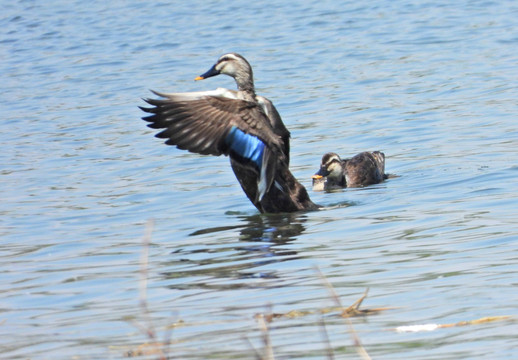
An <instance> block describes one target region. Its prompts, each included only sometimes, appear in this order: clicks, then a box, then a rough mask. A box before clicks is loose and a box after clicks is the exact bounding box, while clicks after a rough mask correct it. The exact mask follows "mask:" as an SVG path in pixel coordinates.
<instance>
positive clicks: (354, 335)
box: [315, 267, 371, 360]
mask: <svg viewBox="0 0 518 360" xmlns="http://www.w3.org/2000/svg"><path fill="white" fill-rule="evenodd" d="M315 271H316V273H317V274H318V275H319V277H320V279H321V280H322V282H323V283H324V285H325V286H326V287H327V289H328V291H329V293H330V294H331V298H332V299H333V301H334V302H335V304H336V306H338V307H339V308H342V309H343V306H342V302H341V301H340V297H339V296H338V294H337V293H336V291H335V289H334V287H333V285H332V284H331V283H330V282H329V280H327V278H326V277H325V276H324V274H322V272H321V271H320V269H319V268H318V267H315ZM366 295H367V294H366V293H365V294H364V296H363V297H362V298H361V299H359V300H358V301H356V302H355V303H354V304H353V305H352V306H354V305H355V304H356V303H358V306H359V304H361V302H362V301H363V299H364V298H365V296H366ZM346 310H347V309H346ZM342 317H343V318H344V319H345V322H346V323H347V326H348V328H349V334H350V335H351V338H352V340H353V344H354V348H355V350H356V352H357V353H358V355H359V356H360V357H361V358H362V359H364V360H371V357H370V356H369V354H368V353H367V350H365V348H364V347H363V345H362V344H361V341H360V338H359V337H358V334H357V333H356V331H355V330H354V327H353V324H352V322H351V319H349V316H346V317H344V316H342Z"/></svg>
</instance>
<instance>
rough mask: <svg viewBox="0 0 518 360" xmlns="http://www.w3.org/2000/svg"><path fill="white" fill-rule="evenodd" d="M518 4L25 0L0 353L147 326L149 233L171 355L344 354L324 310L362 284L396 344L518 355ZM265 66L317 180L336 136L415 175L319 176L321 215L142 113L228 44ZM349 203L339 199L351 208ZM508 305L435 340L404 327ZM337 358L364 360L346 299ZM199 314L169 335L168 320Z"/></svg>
mask: <svg viewBox="0 0 518 360" xmlns="http://www.w3.org/2000/svg"><path fill="white" fill-rule="evenodd" d="M517 16H518V5H517V4H516V3H515V2H513V1H499V2H492V1H460V2H457V3H455V4H452V3H450V2H441V1H435V2H411V1H398V2H390V1H383V0H379V1H371V2H369V3H368V4H367V3H365V4H363V3H358V2H345V3H341V4H338V3H336V2H334V1H304V2H300V3H297V4H293V3H291V2H266V3H264V2H262V3H261V2H260V3H253V2H245V1H233V2H226V3H221V2H215V1H213V2H205V1H194V2H172V3H171V2H153V3H149V2H138V1H129V2H93V3H88V4H86V3H83V2H60V1H51V2H45V3H43V2H40V3H38V2H30V1H17V2H11V3H9V4H5V6H4V11H3V15H2V18H1V20H0V21H1V25H2V35H1V36H0V51H1V54H2V59H3V61H2V62H0V70H1V73H2V74H3V82H2V84H3V89H4V91H3V101H2V106H1V107H0V111H1V113H2V118H3V121H2V123H1V124H2V125H1V132H0V134H1V135H0V144H1V145H0V146H1V151H0V163H1V164H2V169H1V172H0V184H1V189H2V202H1V204H0V215H1V216H0V234H1V236H2V241H1V243H0V256H1V258H2V265H1V266H0V272H1V277H2V279H3V281H2V282H1V283H0V294H1V295H0V309H1V312H0V339H1V340H0V349H1V353H2V356H3V357H5V358H9V359H27V358H33V359H39V358H41V359H50V358H52V359H71V358H74V359H107V358H113V359H118V358H122V357H124V355H125V353H126V352H127V351H129V350H133V349H135V348H137V346H138V345H140V344H142V343H145V342H147V341H148V339H147V337H146V336H145V334H143V333H142V332H141V331H140V330H139V328H138V327H136V326H135V325H134V324H133V322H134V321H137V322H139V323H145V314H143V311H142V309H141V308H140V307H139V285H140V283H139V277H140V273H139V268H140V258H141V253H142V250H143V246H142V238H143V237H144V233H145V224H146V223H147V221H148V220H149V219H153V221H154V227H153V232H152V237H151V244H150V246H149V249H148V250H149V261H148V271H149V274H148V277H149V279H148V291H147V297H148V306H149V315H150V316H151V318H152V320H153V323H154V324H155V327H156V329H157V332H158V334H159V336H160V338H162V337H165V336H168V335H167V334H169V337H170V339H171V341H172V344H171V346H170V354H171V356H172V357H176V358H183V359H207V358H222V359H223V358H225V359H227V358H243V359H252V358H254V351H253V350H252V349H251V348H250V346H249V345H248V344H247V342H246V341H245V340H244V339H243V338H244V337H248V338H249V339H250V341H251V342H252V344H253V345H254V346H255V347H257V348H259V349H260V348H261V347H262V343H261V340H260V330H259V327H258V324H257V322H256V321H255V319H254V315H255V314H257V313H261V312H268V311H270V310H269V309H271V311H274V312H276V313H287V312H290V311H294V310H295V311H303V312H305V311H307V312H308V313H307V314H306V315H304V316H298V317H295V318H281V319H276V320H275V321H274V322H273V323H272V324H271V328H270V336H271V338H272V345H273V350H274V353H275V355H276V358H280V359H287V358H305V359H323V358H326V357H325V356H326V355H325V354H326V350H325V343H324V341H323V340H322V336H321V335H322V332H321V327H320V325H319V322H320V318H321V316H320V315H318V311H319V309H328V308H330V307H332V306H333V301H332V298H331V297H330V295H329V292H328V289H327V288H326V287H325V286H324V284H323V282H322V280H321V279H320V278H319V276H318V275H317V274H316V272H315V270H314V269H315V267H318V268H319V269H320V270H321V271H322V273H323V274H324V275H325V276H326V277H327V279H328V280H329V281H330V282H331V283H332V284H333V285H334V288H335V290H336V292H337V293H338V295H339V296H340V298H341V300H342V302H343V303H344V305H349V304H351V303H353V302H354V301H355V300H356V299H358V298H359V297H360V296H361V295H362V294H363V292H364V291H365V289H366V288H369V289H370V290H369V296H368V298H367V299H366V300H365V302H364V304H363V305H362V306H363V307H365V308H377V307H392V308H393V309H391V310H387V311H383V312H381V313H380V314H378V315H371V316H367V317H362V318H355V319H353V325H354V328H355V329H356V331H357V333H358V336H359V337H360V339H361V341H362V343H363V345H364V346H365V348H366V350H367V351H368V352H369V354H370V355H371V356H372V357H373V358H378V359H381V358H382V359H401V358H418V359H459V358H462V359H489V358H492V359H514V358H516V356H517V353H518V346H517V345H516V344H517V342H516V335H515V334H517V333H518V327H517V325H516V314H517V305H516V304H517V300H518V298H517V285H518V283H517V281H516V273H517V271H518V255H517V247H516V243H517V239H518V220H517V216H516V215H517V214H516V209H517V208H518V195H517V194H518V192H517V190H518V186H517V184H518V181H517V180H516V179H517V177H518V165H517V163H516V158H517V155H518V150H517V149H518V125H517V124H518V123H517V121H516V113H517V111H518V108H517V102H516V99H517V98H518V85H517V84H518V82H517V80H518V78H517V76H516V74H517V72H516V67H517V64H518V56H517V55H516V48H517V45H518V33H517V31H516V19H517ZM228 51H236V52H239V53H241V54H243V55H244V56H246V57H247V59H248V60H249V61H250V62H251V64H252V66H253V67H254V73H255V80H256V86H257V91H258V93H260V94H261V95H264V96H266V97H268V98H270V99H271V100H272V101H273V102H274V104H275V105H276V107H277V109H278V110H279V112H280V113H281V115H282V117H283V120H284V122H285V124H286V126H287V127H288V128H289V129H290V131H291V133H292V143H291V144H292V146H291V147H292V152H291V159H292V160H291V162H292V166H291V167H292V171H293V173H294V174H295V176H296V177H297V178H298V179H299V180H300V181H301V182H302V183H303V184H304V185H306V186H307V187H309V186H310V176H311V174H313V173H314V172H315V171H316V170H317V169H318V165H319V161H320V157H321V156H322V154H323V153H324V152H326V151H334V152H337V153H339V154H341V155H343V156H344V157H347V156H351V155H354V154H355V153H357V152H360V151H364V150H381V151H383V152H384V153H385V154H386V157H387V165H386V169H387V171H388V172H390V173H393V174H397V175H400V177H398V178H395V179H391V180H389V181H386V182H385V183H382V184H378V185H375V186H370V187H367V188H363V189H346V190H344V191H340V192H334V193H318V192H313V191H311V190H309V193H310V196H311V197H312V199H313V200H314V201H315V202H318V203H320V204H323V205H325V206H328V207H332V209H328V210H325V211H319V212H312V213H300V214H290V215H286V214H284V215H283V214H281V215H260V214H258V212H257V211H256V210H255V208H254V207H253V206H252V205H251V203H250V202H249V201H248V200H247V198H246V197H245V196H244V194H243V193H242V191H241V189H240V187H239V185H238V183H237V181H236V180H235V177H234V175H233V174H232V172H231V169H230V166H229V162H228V159H226V158H223V157H221V158H216V157H209V156H205V157H204V156H200V155H196V154H190V153H187V152H183V151H180V150H177V149H175V148H173V147H167V146H165V145H163V144H162V142H161V141H160V140H158V139H155V138H153V131H152V130H150V129H148V128H146V127H145V124H144V122H143V121H141V120H140V119H139V118H140V117H141V116H142V115H143V114H142V113H141V112H140V110H139V109H138V108H137V106H138V105H143V102H142V100H141V98H142V97H146V96H150V93H149V92H148V89H155V90H159V91H169V92H173V91H197V90H205V89H214V88H216V87H229V88H234V84H233V83H232V79H230V78H225V77H217V78H211V79H208V80H206V81H203V82H194V81H193V79H194V77H196V76H197V75H199V74H201V73H203V72H204V71H206V70H207V69H208V68H209V67H210V66H211V65H212V64H213V63H214V61H215V60H216V59H217V58H218V56H219V55H221V54H222V53H224V52H228ZM337 205H338V206H337ZM504 315H509V316H512V317H513V319H511V320H508V321H500V322H493V323H486V324H480V325H473V326H464V327H452V328H447V329H439V330H436V331H433V332H420V333H397V332H395V331H393V329H394V328H395V327H397V326H402V325H412V324H427V323H435V324H450V323H457V322H460V321H468V320H474V319H479V318H482V317H486V316H504ZM324 319H325V323H326V329H327V333H328V335H329V338H330V342H331V346H332V349H333V351H334V354H335V357H336V358H358V356H357V355H356V353H355V351H354V348H353V347H352V340H351V339H350V334H349V331H348V328H347V326H346V325H345V324H344V322H343V320H342V319H340V318H339V317H338V316H337V313H336V312H334V313H333V312H332V313H329V314H326V315H325V316H324ZM176 323H181V324H182V326H178V327H176V328H175V329H174V330H173V331H172V332H171V331H170V330H168V329H170V328H171V326H172V325H173V324H176Z"/></svg>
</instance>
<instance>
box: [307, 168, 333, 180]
mask: <svg viewBox="0 0 518 360" xmlns="http://www.w3.org/2000/svg"><path fill="white" fill-rule="evenodd" d="M327 175H329V171H327V169H326V168H324V167H321V168H320V170H318V171H317V172H316V173H315V175H313V176H312V177H311V178H312V179H321V178H323V177H326V176H327Z"/></svg>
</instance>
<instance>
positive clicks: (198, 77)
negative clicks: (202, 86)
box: [194, 76, 205, 81]
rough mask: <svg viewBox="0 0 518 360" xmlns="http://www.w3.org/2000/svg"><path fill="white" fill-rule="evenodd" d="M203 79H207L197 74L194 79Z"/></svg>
mask: <svg viewBox="0 0 518 360" xmlns="http://www.w3.org/2000/svg"><path fill="white" fill-rule="evenodd" d="M203 79H205V78H204V77H203V76H197V77H196V78H195V79H194V80H195V81H198V80H203Z"/></svg>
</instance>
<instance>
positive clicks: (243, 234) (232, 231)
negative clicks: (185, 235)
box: [164, 213, 307, 290]
mask: <svg viewBox="0 0 518 360" xmlns="http://www.w3.org/2000/svg"><path fill="white" fill-rule="evenodd" d="M238 218H239V220H240V221H241V224H238V225H233V226H221V227H213V228H206V229H200V230H197V231H195V232H193V233H191V234H189V235H190V236H193V237H198V238H200V240H203V239H204V238H205V239H206V238H209V237H212V238H213V237H218V238H221V239H222V240H224V239H226V242H223V241H222V242H220V243H219V244H218V246H210V245H208V246H201V247H200V242H199V241H198V242H197V243H196V244H193V245H192V247H191V246H186V247H183V248H180V249H177V250H176V251H174V253H173V254H172V255H173V259H171V262H170V263H169V264H168V265H169V266H172V267H173V268H175V269H176V270H175V271H174V272H165V273H164V275H166V276H167V277H168V278H183V279H189V278H191V279H193V280H192V281H182V282H181V283H179V284H176V285H172V287H173V288H176V289H186V288H189V289H192V288H204V289H218V290H224V289H227V288H250V287H257V286H259V287H264V286H268V284H265V283H262V282H261V283H256V282H250V279H272V278H280V277H282V273H280V272H278V271H277V270H274V269H272V268H267V269H265V268H264V266H265V265H269V264H273V263H279V262H284V261H290V260H297V259H300V258H301V257H300V255H298V253H297V251H296V250H294V249H293V248H292V247H291V246H290V243H292V242H293V241H295V240H296V239H297V238H298V237H299V236H300V235H301V234H303V233H304V231H305V229H306V227H305V225H304V223H305V222H306V221H307V217H306V215H304V214H303V213H298V214H294V213H291V214H275V215H273V214H272V215H252V216H239V217H238ZM236 230H239V232H237V231H236ZM207 235H209V236H207ZM229 237H230V238H235V239H236V240H235V241H233V240H230V241H229V240H228V238H229ZM209 241H210V240H209ZM178 269H181V270H178ZM243 279H247V281H240V280H243Z"/></svg>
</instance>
